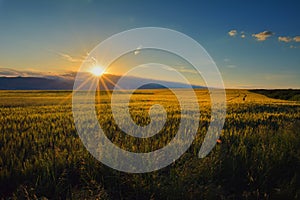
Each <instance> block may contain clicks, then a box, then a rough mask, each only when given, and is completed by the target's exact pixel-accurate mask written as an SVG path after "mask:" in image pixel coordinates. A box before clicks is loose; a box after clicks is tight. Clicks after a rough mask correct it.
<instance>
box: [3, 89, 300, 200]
mask: <svg viewBox="0 0 300 200" xmlns="http://www.w3.org/2000/svg"><path fill="white" fill-rule="evenodd" d="M196 93H197V97H198V102H199V106H200V112H201V116H200V119H199V129H198V134H197V136H196V138H195V140H194V142H193V144H192V145H191V147H190V148H189V149H188V151H187V152H186V153H185V154H183V155H182V156H181V157H180V158H179V159H178V160H176V161H175V162H174V163H172V164H171V165H169V166H168V167H165V168H163V169H161V170H158V171H154V172H151V173H144V174H130V173H123V172H119V171H116V170H113V169H111V168H109V167H107V166H105V165H103V164H101V163H100V162H99V161H97V160H96V159H95V158H93V156H92V155H91V154H90V153H89V152H88V151H87V150H86V149H85V147H84V146H83V144H82V142H81V140H80V138H79V136H78V134H77V132H76V129H75V125H74V120H73V115H72V104H71V97H72V96H71V95H72V93H71V91H0V198H1V199H275V198H277V199H278V198H279V199H281V198H285V199H299V198H300V172H299V171H300V170H299V169H300V148H299V147H300V137H299V134H300V102H299V101H287V100H279V99H272V98H269V97H266V96H264V95H262V94H257V93H253V92H250V91H247V90H227V91H226V94H227V116H226V121H225V125H224V128H223V131H222V134H221V137H220V140H218V143H217V145H216V146H215V147H214V149H213V151H212V152H210V154H209V155H208V156H206V157H205V158H203V159H199V158H198V151H199V150H200V146H201V143H202V141H203V138H204V135H205V133H206V130H207V127H208V125H209V122H210V98H209V93H208V91H207V90H205V89H198V90H196ZM109 96H110V93H106V92H101V94H100V100H99V101H97V104H96V109H97V113H98V114H99V118H98V120H99V123H100V125H101V126H102V127H103V129H104V130H105V133H106V135H107V137H108V138H109V139H110V140H111V141H112V142H113V143H114V144H116V145H118V146H119V147H121V148H123V149H125V150H128V151H133V152H149V151H153V150H155V149H159V148H161V147H163V146H165V145H166V144H167V143H168V142H169V141H171V140H172V138H173V137H174V134H175V133H176V131H174V130H177V129H178V124H179V122H180V110H179V105H178V101H177V99H176V98H175V96H174V95H173V93H171V92H170V91H169V90H167V89H160V90H139V91H136V92H135V93H134V94H133V95H132V98H131V103H130V112H131V116H132V118H133V120H134V121H135V122H136V123H137V124H139V125H146V124H147V123H149V119H150V118H149V115H148V109H149V108H150V106H151V105H153V104H156V103H159V104H162V105H163V106H164V108H165V109H166V111H167V117H168V118H167V122H166V124H165V126H164V128H163V130H162V131H161V132H160V133H159V134H157V135H155V136H153V137H151V138H147V139H137V138H134V137H131V136H128V135H126V134H125V133H123V132H122V131H121V130H120V129H118V127H117V125H116V124H115V122H114V120H113V118H112V115H111V110H110V104H109Z"/></svg>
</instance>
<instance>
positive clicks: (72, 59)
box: [57, 52, 84, 63]
mask: <svg viewBox="0 0 300 200" xmlns="http://www.w3.org/2000/svg"><path fill="white" fill-rule="evenodd" d="M57 54H58V55H60V56H61V57H62V58H63V59H65V60H67V61H69V62H72V63H81V62H83V61H84V57H83V56H81V57H73V56H71V55H68V54H66V53H60V52H57Z"/></svg>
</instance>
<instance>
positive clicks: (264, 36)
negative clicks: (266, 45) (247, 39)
mask: <svg viewBox="0 0 300 200" xmlns="http://www.w3.org/2000/svg"><path fill="white" fill-rule="evenodd" d="M272 35H274V33H273V32H271V31H263V32H260V33H256V34H252V37H254V38H255V39H256V40H257V41H265V40H266V39H267V38H268V37H271V36H272Z"/></svg>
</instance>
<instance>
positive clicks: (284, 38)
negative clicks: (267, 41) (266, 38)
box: [278, 36, 292, 42]
mask: <svg viewBox="0 0 300 200" xmlns="http://www.w3.org/2000/svg"><path fill="white" fill-rule="evenodd" d="M278 41H279V42H290V41H292V38H290V37H285V36H279V37H278Z"/></svg>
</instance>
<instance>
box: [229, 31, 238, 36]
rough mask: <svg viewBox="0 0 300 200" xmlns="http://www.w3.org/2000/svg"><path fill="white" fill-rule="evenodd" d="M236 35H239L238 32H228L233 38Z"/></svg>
mask: <svg viewBox="0 0 300 200" xmlns="http://www.w3.org/2000/svg"><path fill="white" fill-rule="evenodd" d="M236 34H237V31H236V30H231V31H229V32H228V35H229V36H231V37H234V36H236Z"/></svg>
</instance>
